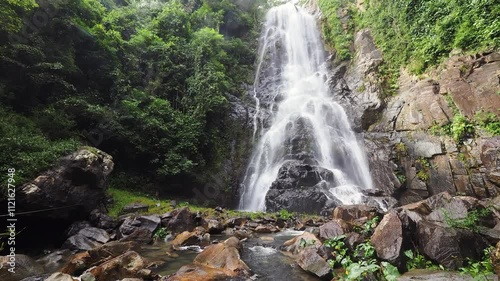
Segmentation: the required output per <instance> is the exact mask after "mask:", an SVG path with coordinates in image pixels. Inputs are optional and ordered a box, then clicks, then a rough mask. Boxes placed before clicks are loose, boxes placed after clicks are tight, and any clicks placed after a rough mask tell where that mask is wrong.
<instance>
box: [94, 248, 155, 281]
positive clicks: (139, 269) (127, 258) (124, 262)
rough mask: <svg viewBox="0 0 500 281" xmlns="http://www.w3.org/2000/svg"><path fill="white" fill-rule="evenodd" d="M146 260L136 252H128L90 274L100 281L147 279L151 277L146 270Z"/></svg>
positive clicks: (149, 272) (99, 266)
mask: <svg viewBox="0 0 500 281" xmlns="http://www.w3.org/2000/svg"><path fill="white" fill-rule="evenodd" d="M144 267H145V262H144V259H143V258H142V257H141V256H140V255H139V254H138V253H137V252H134V251H129V252H126V253H124V254H122V255H120V256H118V257H115V258H113V259H111V260H109V261H106V262H104V263H103V264H100V265H98V266H97V267H94V268H92V269H90V271H89V272H90V273H91V274H92V275H93V276H94V277H95V278H96V280H99V281H115V280H117V279H123V278H145V277H148V276H150V275H151V271H150V270H149V269H144Z"/></svg>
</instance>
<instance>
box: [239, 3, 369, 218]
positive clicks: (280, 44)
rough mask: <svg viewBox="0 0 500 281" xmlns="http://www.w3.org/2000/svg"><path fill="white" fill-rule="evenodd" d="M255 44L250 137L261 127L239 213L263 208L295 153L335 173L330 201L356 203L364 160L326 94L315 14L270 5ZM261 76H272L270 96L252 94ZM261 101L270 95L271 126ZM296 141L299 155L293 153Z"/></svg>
mask: <svg viewBox="0 0 500 281" xmlns="http://www.w3.org/2000/svg"><path fill="white" fill-rule="evenodd" d="M260 44H261V45H260V48H259V56H258V58H259V62H258V67H257V71H256V75H255V76H256V78H255V83H254V98H255V101H256V105H257V109H256V112H257V114H256V116H255V119H254V125H255V127H254V137H255V136H256V134H257V131H258V130H259V129H260V130H261V134H260V136H259V137H260V138H259V141H258V143H257V144H256V147H255V148H254V151H253V156H252V158H251V161H250V164H249V166H248V169H247V172H246V175H245V178H244V180H243V193H242V196H241V199H240V204H239V208H240V209H244V210H251V211H258V210H265V196H266V193H267V192H268V191H269V188H270V187H271V184H272V183H273V181H274V180H276V178H277V175H278V171H279V169H280V167H281V166H282V165H283V164H284V163H286V162H287V161H290V160H292V159H298V158H297V155H298V154H302V155H304V154H307V155H309V156H308V157H310V158H312V159H313V160H311V161H314V164H315V165H317V166H320V167H323V168H325V169H328V170H331V171H332V172H333V174H334V176H335V179H334V182H331V183H328V184H329V185H328V186H329V187H330V188H329V190H330V192H327V193H329V194H326V195H327V197H335V198H337V199H338V200H340V201H341V202H342V203H344V204H354V203H360V202H358V201H360V200H361V198H362V195H361V193H360V188H372V180H371V176H370V173H369V169H368V163H367V160H366V158H365V154H364V152H363V150H362V148H361V147H360V145H359V143H358V141H357V139H356V136H355V134H354V133H353V131H352V130H351V127H350V125H349V120H348V117H347V115H346V114H345V111H344V109H343V108H342V107H341V106H340V105H339V104H337V103H336V102H334V101H333V100H332V98H331V97H330V96H329V95H328V92H329V91H328V85H327V69H326V63H325V61H326V55H325V51H324V49H323V43H322V41H321V38H320V34H319V31H318V28H317V26H316V20H315V18H314V16H312V15H310V14H309V13H308V12H307V11H306V10H305V9H303V8H301V7H298V6H295V5H294V4H290V3H288V4H284V5H281V6H278V7H274V8H272V9H271V10H269V12H268V13H267V16H266V23H265V26H264V30H263V33H262V37H261V42H260ZM263 64H265V65H263ZM264 69H267V72H265V71H264ZM269 69H271V71H270V70H269ZM264 76H268V77H269V76H272V77H273V78H272V83H271V84H272V85H271V87H269V86H266V89H269V88H270V89H271V91H272V92H271V93H262V92H258V91H257V89H259V88H261V87H260V86H261V85H260V83H261V80H262V78H263V77H264ZM267 83H268V84H269V81H267ZM262 96H267V97H271V98H270V99H269V98H268V105H269V106H268V108H267V112H268V114H269V116H270V117H269V118H270V126H268V128H263V127H264V126H265V125H264V122H262V118H264V117H263V116H264V115H263V114H262V111H264V110H266V108H262V105H263V103H262V101H261V99H260V97H262ZM259 120H260V122H259ZM259 125H260V128H259ZM297 142H300V143H301V145H299V147H301V148H300V149H302V151H296V148H297V145H296V144H297Z"/></svg>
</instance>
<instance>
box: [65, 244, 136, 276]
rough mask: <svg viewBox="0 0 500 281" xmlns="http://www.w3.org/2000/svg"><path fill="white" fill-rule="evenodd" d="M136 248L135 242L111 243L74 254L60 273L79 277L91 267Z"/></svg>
mask: <svg viewBox="0 0 500 281" xmlns="http://www.w3.org/2000/svg"><path fill="white" fill-rule="evenodd" d="M136 246H137V244H136V243H135V242H117V241H113V242H110V243H107V244H104V245H102V246H101V247H98V248H95V249H92V250H90V251H87V252H83V253H78V254H75V255H74V256H73V257H71V260H70V261H69V262H68V263H67V264H66V265H65V266H64V267H63V268H62V269H61V270H60V271H61V272H63V273H67V274H70V275H73V276H75V275H79V274H81V273H82V272H83V271H85V270H86V269H88V268H90V267H91V266H94V265H97V264H101V263H103V262H104V261H106V260H109V259H112V258H114V257H117V256H119V255H122V254H124V253H125V252H127V251H130V250H132V249H133V248H135V247H136Z"/></svg>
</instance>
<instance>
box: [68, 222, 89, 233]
mask: <svg viewBox="0 0 500 281" xmlns="http://www.w3.org/2000/svg"><path fill="white" fill-rule="evenodd" d="M91 226H92V225H90V223H89V222H88V221H76V222H74V223H72V224H71V225H70V226H69V227H68V228H67V229H66V230H65V231H64V234H65V235H66V237H71V236H73V235H76V234H78V232H79V231H80V230H82V229H84V228H87V227H91Z"/></svg>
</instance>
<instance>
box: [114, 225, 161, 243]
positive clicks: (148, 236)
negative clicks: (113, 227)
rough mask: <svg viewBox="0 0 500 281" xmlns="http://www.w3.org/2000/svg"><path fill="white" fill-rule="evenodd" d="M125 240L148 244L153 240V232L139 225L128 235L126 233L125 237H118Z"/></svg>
mask: <svg viewBox="0 0 500 281" xmlns="http://www.w3.org/2000/svg"><path fill="white" fill-rule="evenodd" d="M127 241H134V242H138V243H142V244H149V243H151V242H153V233H152V232H151V231H150V230H149V229H147V228H145V227H140V228H138V229H136V230H135V231H134V232H132V233H131V234H130V235H127V236H126V237H123V238H122V239H120V242H127Z"/></svg>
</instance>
